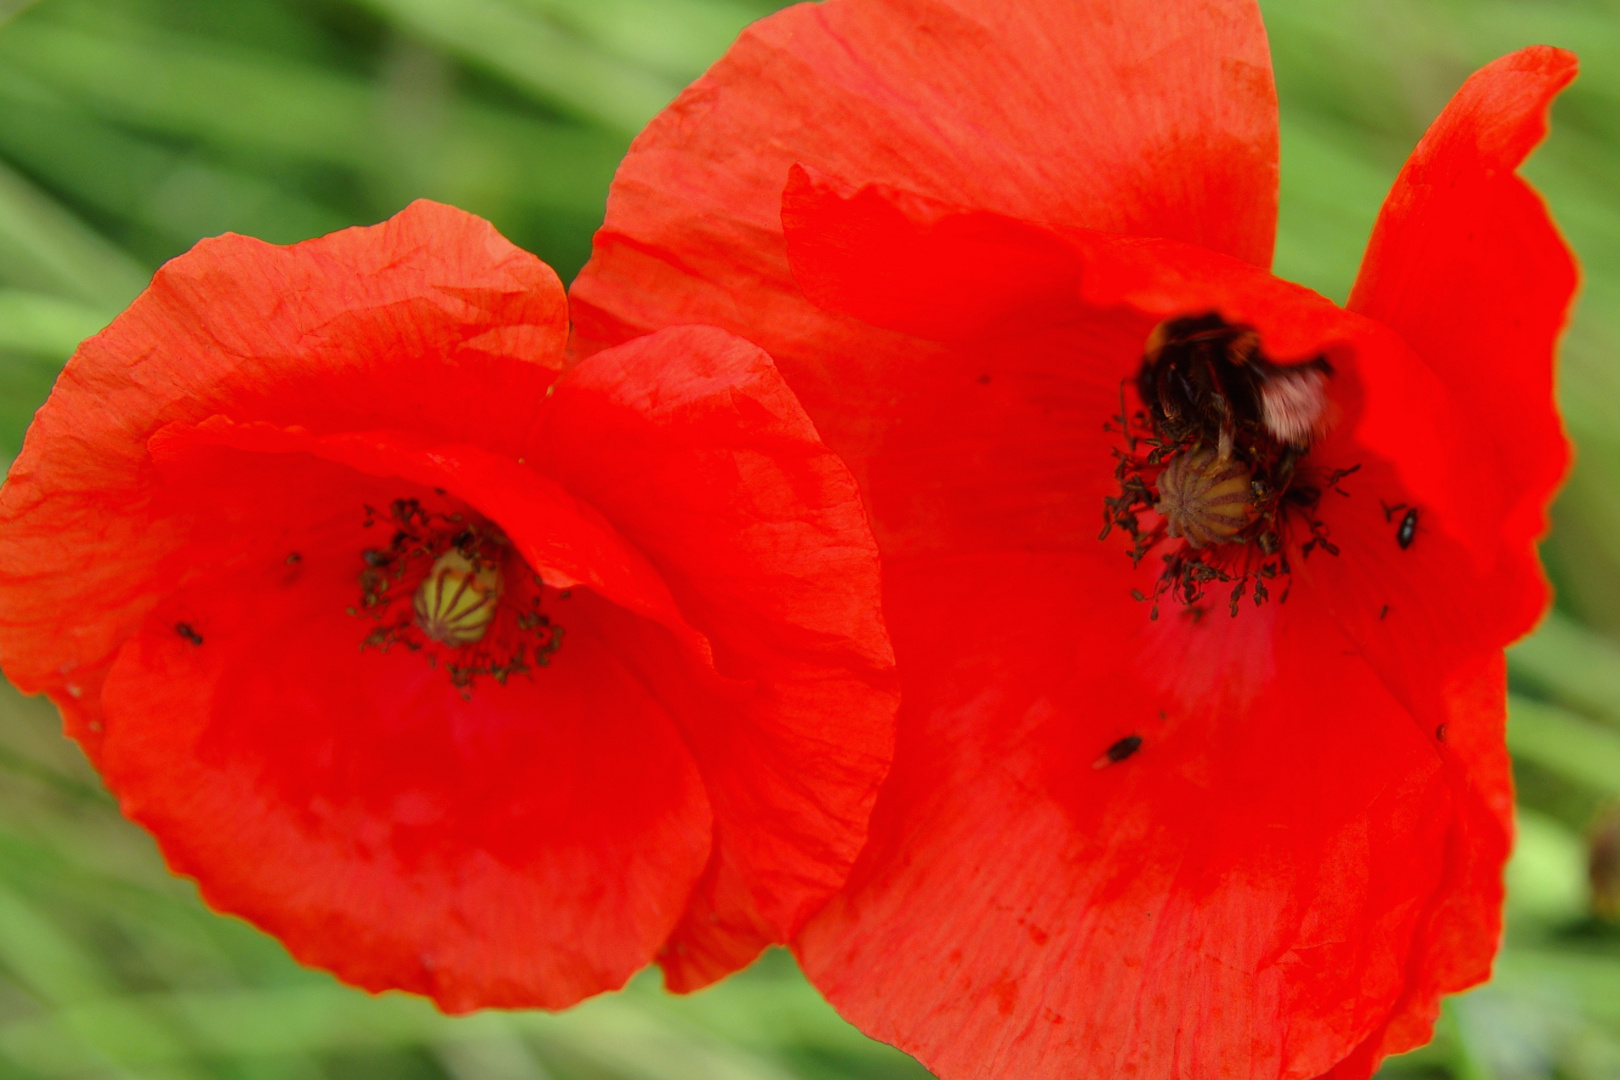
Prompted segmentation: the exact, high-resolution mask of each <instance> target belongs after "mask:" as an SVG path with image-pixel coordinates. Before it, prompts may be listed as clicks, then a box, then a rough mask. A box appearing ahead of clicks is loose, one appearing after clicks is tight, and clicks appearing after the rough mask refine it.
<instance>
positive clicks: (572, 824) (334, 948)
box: [100, 455, 710, 1011]
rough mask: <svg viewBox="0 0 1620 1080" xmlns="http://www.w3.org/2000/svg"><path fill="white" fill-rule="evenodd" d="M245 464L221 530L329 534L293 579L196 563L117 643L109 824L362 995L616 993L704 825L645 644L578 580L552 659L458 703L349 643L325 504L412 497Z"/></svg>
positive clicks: (353, 631)
mask: <svg viewBox="0 0 1620 1080" xmlns="http://www.w3.org/2000/svg"><path fill="white" fill-rule="evenodd" d="M266 456H268V455H266ZM305 463H307V464H305ZM239 464H240V465H241V466H242V467H241V468H239V469H237V470H236V472H237V474H238V475H247V476H250V477H253V478H254V479H255V480H256V481H257V482H256V483H254V485H253V486H252V488H251V489H249V490H247V491H244V492H242V493H241V494H240V495H239V496H238V498H239V499H244V501H246V500H251V502H252V506H251V507H247V508H243V509H245V510H247V511H248V512H249V513H248V514H242V515H234V516H235V519H236V520H238V521H241V520H243V519H244V518H247V519H248V520H251V512H252V511H261V512H263V513H264V515H265V518H266V519H274V518H276V517H281V518H283V519H290V520H293V521H311V520H314V521H317V522H319V521H321V518H322V515H325V516H326V517H327V518H328V519H329V524H326V525H325V526H324V527H322V528H318V529H314V530H310V531H306V532H304V533H303V535H297V534H294V535H293V536H291V537H288V540H289V542H290V543H294V544H296V545H297V549H298V550H299V552H300V555H301V560H300V561H299V563H298V564H297V565H296V566H295V567H293V568H292V569H291V570H289V569H288V568H287V567H286V566H285V565H283V562H282V559H281V558H279V557H278V558H276V559H274V560H273V561H270V560H264V561H262V562H261V563H260V566H259V567H254V566H251V565H247V566H240V565H239V566H236V567H231V568H226V569H223V570H214V569H213V568H212V567H210V568H209V571H210V572H208V573H206V575H205V576H203V577H202V578H200V579H198V580H194V581H192V582H191V583H190V584H188V585H187V586H185V587H182V588H180V589H178V590H176V591H173V592H170V593H169V594H168V595H166V596H165V597H164V599H163V600H162V601H161V603H160V604H159V605H158V607H157V608H156V609H155V610H154V612H153V614H152V615H151V616H150V617H149V618H148V620H147V621H146V623H145V625H144V626H143V627H142V629H141V631H140V632H139V633H138V634H137V635H136V636H135V637H133V638H132V639H131V640H130V641H128V642H127V643H126V644H125V645H124V647H123V649H122V650H121V652H120V653H119V655H118V659H117V660H116V662H115V663H114V664H113V667H112V671H111V673H110V674H109V676H108V678H107V681H106V685H105V687H104V689H103V692H102V702H103V706H104V710H105V732H104V735H103V741H102V743H101V747H100V764H101V767H102V769H103V772H104V775H105V776H106V779H107V782H108V785H109V786H110V787H111V788H112V789H113V790H114V791H116V792H117V793H118V794H119V798H120V802H121V804H122V806H123V808H124V810H125V812H126V813H127V814H129V815H130V816H131V817H132V818H134V819H135V820H137V821H139V822H141V823H142V824H143V825H145V826H147V827H148V828H150V829H151V830H152V832H153V833H154V834H155V835H156V836H157V837H158V839H159V842H160V844H161V846H162V848H163V851H164V855H165V857H166V858H167V859H168V861H169V863H170V865H171V866H172V867H173V868H174V869H175V871H177V872H179V873H183V874H187V875H190V876H193V877H195V878H196V879H197V881H198V883H199V886H200V887H201V889H202V892H203V895H204V897H205V898H206V899H207V900H208V902H209V903H210V904H212V905H214V906H215V907H217V908H219V909H221V910H224V911H229V912H233V913H236V914H239V915H242V916H244V917H246V918H248V919H249V920H251V921H253V922H254V923H256V924H257V925H259V926H260V927H262V928H263V929H265V930H267V931H269V932H271V933H273V934H275V935H276V936H277V937H279V938H280V939H281V940H282V941H283V942H284V943H285V944H286V946H287V947H288V949H289V950H291V952H292V953H293V955H295V956H296V957H298V958H299V959H300V960H302V961H304V962H305V963H309V964H315V965H318V966H321V967H324V968H327V969H329V970H331V971H333V972H335V973H336V974H337V975H339V976H340V977H341V978H343V979H345V980H346V981H348V982H351V983H354V984H356V985H359V986H362V987H365V988H367V989H370V990H373V991H380V990H385V989H406V990H411V991H414V992H417V993H422V994H428V995H431V996H432V997H433V998H434V999H435V1000H436V1001H437V1002H438V1003H439V1005H440V1006H441V1007H442V1008H445V1009H447V1010H450V1011H465V1010H468V1009H473V1008H481V1007H488V1006H501V1007H536V1006H538V1007H543V1008H563V1007H566V1006H568V1005H571V1004H573V1003H575V1002H576V1001H578V1000H580V999H581V998H583V997H586V996H589V995H591V994H594V993H597V992H600V991H602V990H605V989H613V988H616V987H618V986H621V985H623V983H624V981H625V980H626V979H627V978H628V977H629V976H630V975H631V973H633V972H634V971H636V970H637V969H638V968H640V967H642V966H643V965H644V964H646V963H647V961H648V959H649V958H650V957H651V956H652V955H653V953H654V952H655V951H656V950H657V949H658V947H659V946H660V945H661V944H662V942H663V941H664V940H665V939H666V938H667V936H668V934H669V932H670V930H671V929H672V927H673V926H674V925H675V923H676V921H677V920H678V919H679V918H680V916H681V913H682V910H683V909H684V906H685V901H686V897H687V895H688V894H689V892H690V890H691V887H692V883H693V881H694V880H695V879H696V877H697V875H698V874H699V872H700V871H701V869H702V867H703V865H704V862H705V859H706V858H707V855H708V850H709V831H710V813H709V808H708V804H707V800H706V798H705V794H704V790H703V783H702V780H701V778H700V777H699V775H698V773H697V770H696V768H695V767H694V765H693V762H692V760H691V756H690V755H689V754H688V753H687V751H686V749H685V747H684V745H683V742H682V739H681V736H680V733H679V731H678V730H677V728H676V726H675V724H674V723H673V721H672V720H671V718H670V716H669V714H668V711H667V710H666V709H665V708H664V707H663V706H662V705H661V704H660V703H659V702H658V700H657V699H656V697H655V696H654V695H653V694H652V692H651V691H650V690H649V689H648V688H647V683H648V673H647V671H646V668H645V665H644V661H645V659H646V654H647V650H646V649H644V648H627V646H634V645H637V644H639V641H640V638H641V636H642V635H643V634H644V631H640V630H638V629H637V628H636V627H635V626H634V624H635V623H636V622H638V621H639V620H637V619H636V617H635V616H631V615H629V614H628V613H625V612H623V611H621V610H618V609H615V608H613V606H612V605H610V604H607V603H606V602H604V601H601V600H597V599H595V598H594V597H593V595H592V594H591V593H589V592H585V591H581V592H578V593H576V594H575V595H574V597H573V598H572V599H570V600H568V601H565V602H558V603H553V604H552V605H551V613H552V614H553V616H554V617H557V618H559V619H560V621H561V622H562V624H563V625H564V627H565V629H566V638H565V644H564V650H565V651H566V657H561V656H559V657H558V658H557V660H556V661H555V662H554V663H553V664H552V665H551V666H550V667H548V668H545V669H543V670H541V671H540V672H538V673H537V674H536V675H535V677H533V678H525V677H521V676H518V677H514V678H513V679H511V680H510V681H509V682H508V683H507V684H506V685H504V686H495V685H493V684H478V685H475V686H474V687H473V689H472V691H471V696H470V698H468V699H466V700H463V698H462V695H461V694H460V693H459V692H458V691H457V689H456V688H455V687H454V686H453V685H452V684H451V682H450V680H449V678H448V677H447V675H446V674H445V673H444V671H442V670H437V669H434V668H430V667H429V666H428V665H427V664H426V663H424V662H423V658H422V657H421V656H420V655H417V654H415V653H411V652H409V651H407V650H405V649H402V648H396V649H394V650H392V651H390V652H388V653H387V654H382V653H379V652H377V651H374V650H373V651H362V650H361V649H360V648H359V647H358V646H359V643H360V641H361V639H362V638H363V637H364V635H365V633H366V630H367V626H368V624H366V623H363V622H362V621H360V620H358V619H356V618H354V617H353V616H352V615H349V614H347V613H346V612H345V610H344V607H343V604H344V601H345V600H346V599H347V600H348V601H349V602H350V603H353V602H354V601H355V600H356V599H357V597H358V589H357V586H356V584H355V580H356V564H357V553H358V551H359V550H360V549H361V547H362V546H364V545H365V544H366V543H367V542H368V540H369V541H371V542H375V538H374V537H368V536H367V535H366V534H365V533H364V530H363V529H362V528H361V526H360V520H361V519H360V517H359V515H358V514H355V513H351V514H349V515H348V520H347V522H343V521H340V520H330V519H331V517H332V515H333V511H332V509H331V507H332V506H333V505H334V504H335V505H337V506H339V507H347V508H349V509H350V510H351V511H352V510H357V509H358V508H359V507H360V506H361V505H363V504H364V503H366V502H371V503H373V504H375V503H377V502H385V501H386V500H387V499H389V498H397V497H401V496H404V495H414V494H417V493H420V494H422V495H423V496H424V497H428V498H431V492H430V491H429V490H428V489H421V488H415V487H414V485H410V484H408V483H405V482H402V481H397V480H396V481H392V482H383V483H378V482H377V481H374V480H367V479H364V478H361V477H357V476H354V475H353V474H347V475H345V471H344V470H342V469H340V468H337V467H334V466H331V465H325V464H324V463H316V462H313V461H311V460H310V459H309V458H303V459H302V462H300V461H299V460H298V459H296V458H295V459H294V460H293V461H292V462H276V463H275V464H274V466H273V467H272V470H265V471H266V472H273V475H274V476H275V477H276V478H277V479H279V481H280V485H277V484H275V483H273V482H271V480H270V476H269V475H262V476H254V473H255V472H256V471H259V470H263V466H264V463H263V462H257V463H254V462H239ZM278 486H279V487H280V490H278ZM195 494H196V495H198V496H199V503H198V505H202V503H201V497H203V496H204V495H205V493H203V492H201V491H198V492H196V493H195ZM312 503H313V504H314V505H311V504H312ZM508 505H510V504H508ZM218 509H228V508H218ZM345 526H346V529H345ZM345 531H346V532H347V535H348V543H346V544H345V543H342V542H341V541H340V540H339V539H337V538H339V537H342V536H343V535H344V533H345ZM192 550H193V551H194V553H195V549H192ZM552 599H553V600H555V595H554V594H553V596H552ZM182 622H183V623H184V624H185V626H186V627H187V628H188V629H189V630H190V632H191V633H192V634H194V635H196V638H197V640H198V641H200V643H199V644H193V643H191V642H190V641H188V640H187V639H186V638H185V637H183V636H181V635H180V634H178V633H176V629H175V628H176V626H177V625H178V624H180V623H182ZM627 624H629V625H627ZM653 670H654V673H658V671H659V668H658V667H656V666H655V667H654V669H653ZM626 748H633V750H634V752H626Z"/></svg>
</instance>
